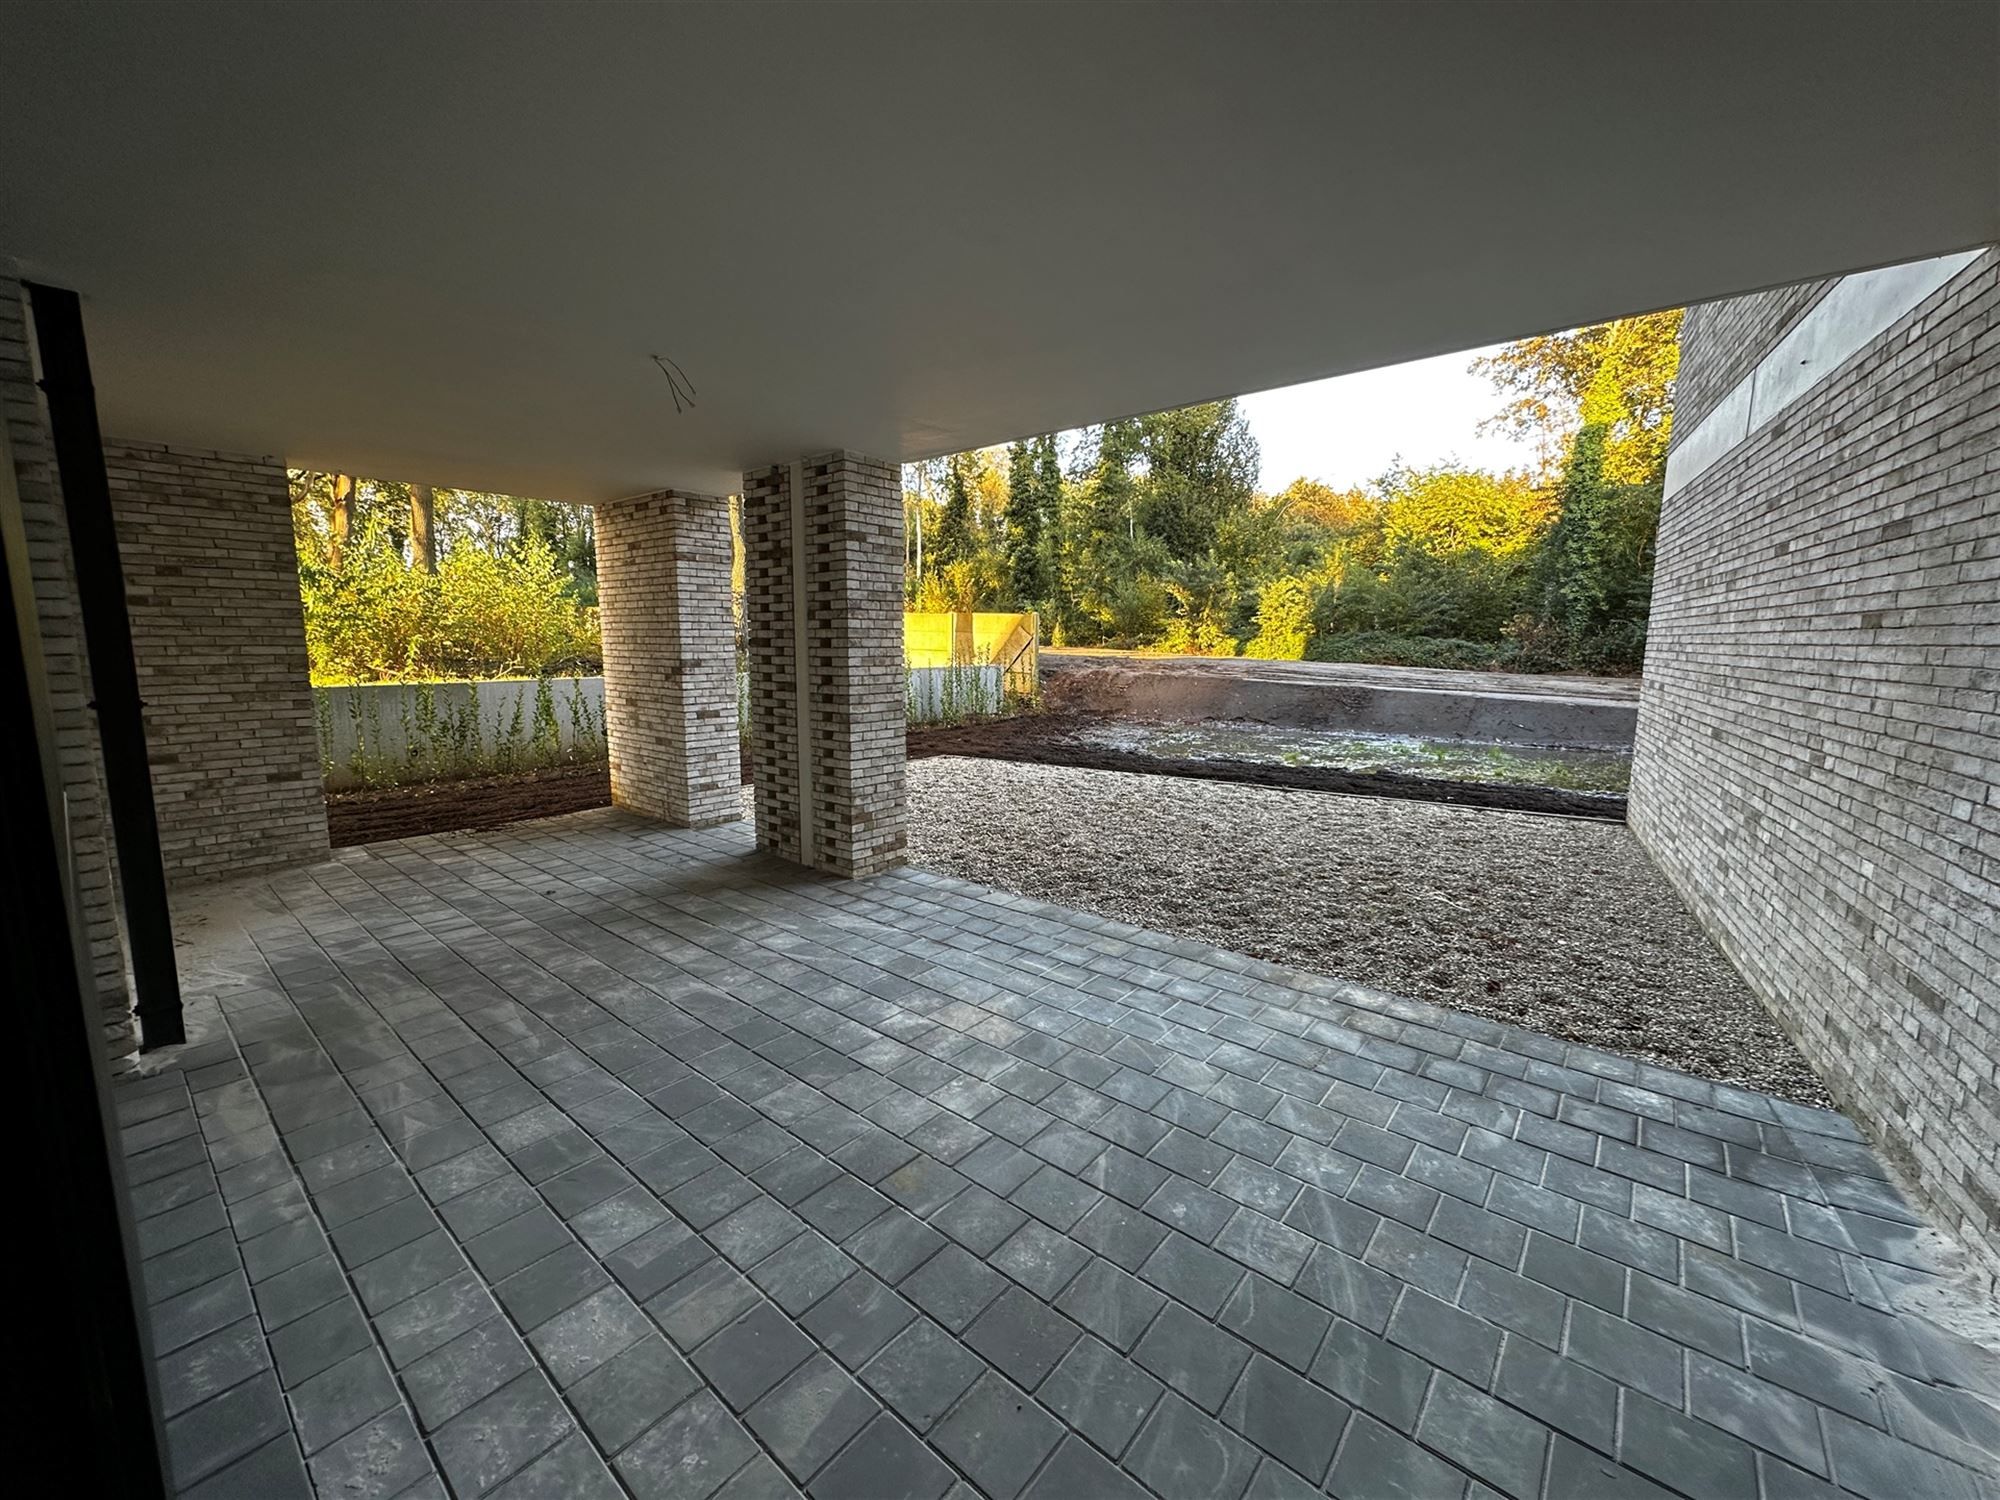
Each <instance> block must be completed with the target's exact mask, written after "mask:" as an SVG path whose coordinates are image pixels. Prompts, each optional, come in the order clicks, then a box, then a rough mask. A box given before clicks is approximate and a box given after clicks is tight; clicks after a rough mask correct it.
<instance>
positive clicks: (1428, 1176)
mask: <svg viewBox="0 0 2000 1500" xmlns="http://www.w3.org/2000/svg"><path fill="white" fill-rule="evenodd" d="M237 895H238V897H239V898H240V899H238V901H237V903H236V906H235V917H236V919H237V920H236V922H235V923H232V922H231V921H228V920H224V918H223V917H222V916H217V917H216V918H215V919H214V920H213V921H212V922H211V923H210V924H209V925H208V926H207V927H206V928H205V929H203V931H202V933H201V935H200V936H199V940H198V946H197V948H196V949H195V950H194V951H193V952H192V953H191V955H190V957H189V960H188V967H189V970H190V973H191V974H192V976H193V978H192V981H191V984H190V993H191V996H192V1003H193V1005H194V1018H195V1019H196V1020H197V1021H198V1022H200V1023H202V1024H203V1025H204V1026H205V1028H206V1036H207V1039H206V1040H198V1041H197V1043H196V1045H195V1046H194V1047H192V1048H190V1049H189V1051H188V1052H187V1054H186V1055H184V1056H183V1058H181V1059H180V1060H179V1061H178V1062H177V1063H175V1064H173V1065H170V1066H169V1068H168V1069H167V1070H166V1071H163V1072H160V1073H158V1074H157V1075H156V1076H153V1077H151V1078H147V1079H144V1080H140V1081H134V1082H130V1083H128V1084H126V1085H124V1086H122V1087H121V1088H120V1090H119V1093H118V1101H119V1111H120V1115H121V1119H122V1123H123V1125H124V1127H125V1137H126V1146H127V1149H128V1152H129V1156H128V1162H129V1166H130V1170H131V1175H132V1180H133V1182H134V1184H135V1186H134V1189H133V1192H134V1198H135V1200H136V1211H137V1213H138V1214H139V1215H140V1225H139V1234H140V1239H141V1244H142V1251H143V1253H144V1254H145V1255H146V1257H147V1259H146V1272H147V1281H148V1289H149V1295H150V1298H151V1301H152V1304H153V1324H154V1330H155V1336H156V1340H157V1352H158V1357H159V1362H160V1368H161V1379H162V1384H163V1387H164V1390H165V1397H166V1404H167V1408H168V1413H169V1423H168V1436H169V1442H170V1447H171V1451H172V1458H173V1462H174V1465H175V1470H176V1475H177V1479H178V1482H179V1483H180V1484H181V1486H182V1487H183V1493H186V1494H189V1495H201V1496H209V1495H221V1494H235V1495H245V1496H253V1497H256V1500H280V1497H283V1496H287V1495H293V1494H299V1495H303V1494H308V1493H311V1492H312V1490H313V1489H315V1488H316V1490H317V1493H318V1494H320V1495H322V1496H327V1497H333V1496H339V1497H343V1500H360V1497H367V1496H391V1495H408V1496H423V1495H440V1494H444V1493H452V1494H457V1495H461V1496H472V1495H481V1494H486V1493H489V1492H490V1493H496V1494H500V1495H504V1496H507V1497H509V1500H520V1497H527V1496H564V1497H573V1500H590V1497H595V1496H599V1495H604V1496H613V1495H618V1494H620V1493H624V1492H628V1491H629V1492H630V1493H632V1494H635V1495H640V1496H673V1497H686V1500H706V1497H708V1496H711V1495H713V1494H718V1493H719V1494H721V1495H724V1496H727V1497H728V1500H750V1497H753V1496H755V1497H763V1496H775V1495H788V1494H792V1493H794V1492H795V1491H796V1490H804V1491H806V1492H807V1493H809V1494H811V1495H812V1496H814V1497H817V1500H839V1497H854V1500H896V1497H905V1496H907V1497H925V1500H936V1497H941V1496H945V1495H946V1494H947V1493H949V1494H950V1495H952V1496H954V1497H959V1496H968V1495H971V1494H973V1493H984V1494H986V1495H989V1496H993V1497H996V1500H1013V1497H1015V1496H1017V1495H1027V1496H1031V1497H1033V1500H1097V1497H1104V1500H1112V1497H1123V1496H1140V1495H1145V1494H1152V1495H1157V1496H1162V1497H1167V1500H1238V1497H1240V1496H1244V1495H1250V1496H1255V1497H1258V1500H1279V1497H1287V1496H1305V1495H1310V1494H1314V1493H1317V1492H1320V1491H1322V1490H1325V1491H1330V1492H1331V1493H1332V1494H1334V1495H1337V1496H1341V1497H1345V1500H1394V1497H1411V1500H1453V1497H1462V1496H1466V1495H1472V1496H1480V1497H1491V1496H1493V1495H1495V1494H1500V1495H1507V1496H1514V1497H1522V1500H1527V1497H1539V1496H1544V1495H1546V1496H1549V1497H1564V1500H1621V1497H1644V1496H1660V1495H1666V1494H1678V1495H1683V1496H1690V1497H1695V1500H1733V1497H1746V1500H1810V1497H1815V1496H1831V1495H1834V1494H1835V1493H1837V1492H1852V1493H1855V1494H1859V1495H1863V1496H1868V1497H1872V1500H1928V1497H1938V1500H1951V1497H1966V1500H1971V1497H1985V1500H1991V1497H1994V1496H2000V1480H1996V1478H1995V1460H1994V1457H1993V1455H1994V1453H1995V1451H1996V1449H2000V1419H1996V1414H1995V1413H1996V1408H1995V1406H1994V1405H1993V1404H1992V1401H1993V1398H1995V1397H1996V1395H2000V1378H1996V1375H1995V1371H1994V1366H1993V1365H1992V1364H1991V1363H1990V1362H1988V1357H1987V1356H1985V1355H1984V1354H1983V1353H1982V1351H1980V1350H1978V1349H1977V1348H1976V1347H1975V1346H1973V1345H1970V1344H1966V1343H1963V1342H1960V1341H1959V1340H1957V1339H1954V1338H1953V1337H1951V1336H1949V1335H1947V1334H1945V1333H1944V1332H1942V1331H1941V1330H1940V1329H1939V1328H1938V1327H1937V1326H1935V1325H1934V1324H1932V1323H1931V1322H1929V1321H1927V1320H1924V1319H1921V1318H1918V1317H1916V1316H1913V1315H1911V1314H1909V1313H1907V1312H1901V1313H1899V1312H1896V1311H1894V1310H1893V1309H1894V1308H1895V1307H1896V1306H1897V1304H1898V1303H1900V1302H1903V1301H1905V1300H1906V1299H1907V1297H1908V1296H1909V1295H1910V1294H1911V1293H1913V1292H1915V1291H1917V1290H1918V1289H1920V1288H1922V1287H1923V1285H1924V1284H1925V1283H1926V1282H1928V1281H1930V1280H1931V1279H1932V1278H1931V1268H1932V1267H1933V1266H1934V1265H1935V1264H1936V1261H1935V1260H1934V1259H1933V1257H1934V1256H1935V1255H1936V1254H1937V1253H1938V1252H1937V1251H1936V1249H1935V1248H1934V1247H1933V1245H1932V1237H1931V1236H1929V1235H1928V1234H1926V1233H1922V1232H1920V1231H1919V1230H1918V1229H1916V1228H1915V1227H1914V1226H1915V1224H1916V1220H1915V1218H1914V1216H1913V1215H1912V1214H1911V1213H1910V1211H1909V1210H1908V1209H1907V1208H1906V1207H1905V1205H1904V1203H1903V1202H1902V1200H1901V1199H1900V1198H1899V1197H1898V1195H1897V1194H1896V1192H1895V1191H1894V1189H1893V1188H1891V1187H1890V1186H1889V1185H1888V1184H1887V1183H1886V1182H1885V1181H1884V1178H1883V1174H1882V1171H1881V1169H1880V1168H1879V1166H1878V1165H1877V1163H1876V1162H1875V1160H1874V1158H1873V1157H1872V1156H1871V1155H1870V1153H1869V1152H1868V1150H1867V1149H1866V1148H1865V1147H1864V1146H1862V1145H1861V1144H1859V1142H1858V1140H1857V1137H1856V1134H1855V1132H1854V1131H1853V1130H1852V1129H1851V1127H1850V1126H1849V1125H1848V1123H1847V1122H1846V1121H1845V1120H1844V1119H1842V1118H1841V1117H1839V1116H1837V1115H1830V1114H1824V1113H1819V1112H1816V1111H1811V1110H1805V1109H1801V1108H1798V1107H1796V1106H1793V1105H1789V1104H1786V1103H1783V1102H1779V1101H1775V1100H1771V1099H1768V1098H1765V1097H1763V1096H1760V1095H1755V1094H1749V1093H1744V1092H1740V1091H1735V1090H1731V1089H1727V1088H1722V1087H1718V1086H1716V1085H1713V1084H1710V1083H1706V1082H1703V1081H1700V1080H1696V1079H1692V1078H1688V1077H1685V1076H1682V1075H1679V1074H1674V1073H1668V1072H1664V1071H1661V1070H1658V1069H1654V1068H1649V1067H1645V1066H1641V1065H1636V1064H1633V1063H1630V1062H1627V1061H1624V1060H1621V1059H1618V1058H1615V1057H1611V1056H1607V1055H1605V1054H1601V1053H1591V1052H1588V1051H1585V1050H1583V1049H1579V1048H1574V1047H1569V1046H1566V1045H1564V1044H1561V1043H1556V1042H1552V1041H1550V1040H1548V1039H1546V1038H1541V1037H1535V1036H1531V1035H1528V1034H1525V1033H1521V1032H1515V1031H1510V1030H1508V1029H1506V1028H1503V1027H1500V1026H1497V1025H1494V1024H1491V1023H1488V1022H1484V1021H1480V1020H1476V1019H1471V1018H1468V1017H1463V1016H1457V1015H1453V1014H1449V1013H1445V1012H1440V1011H1435V1010H1432V1009H1430V1008H1429V1007H1425V1006H1418V1005H1415V1004H1410V1003H1406V1002H1401V1001H1397V1000H1394V999H1391V998H1389V997H1386V996H1380V995H1374V994H1369V993H1366V992H1360V991H1356V990H1354V989H1352V988H1350V987H1347V986H1343V985H1341V984H1338V983H1336V982H1333V981H1330V980H1326V979H1321V978H1315V977H1311V976H1305V975H1299V974H1294V973H1289V972H1287V971H1283V970H1279V969H1277V968H1274V967H1272V966H1270V965H1267V964H1263V963H1258V962H1255V961H1252V960H1248V959H1243V958H1240V957H1237V956H1234V955H1230V954H1225V953H1220V952H1216V951H1214V950H1210V949H1206V948H1203V947H1201V946H1200V945H1198V944H1195V943H1192V942H1187V941H1183V940H1178V939H1170V938H1165V937H1161V936H1159V935H1157V934H1150V933H1146V932H1142V931H1139V930H1137V929H1133V928H1129V927H1124V926H1120V925H1118V924H1114V923H1111V922H1107V921H1104V920H1101V919H1096V918H1090V917H1085V916H1081V915H1078V914H1076V913H1072V912H1065V911H1062V910H1059V909H1055V908H1051V907H1046V906H1041V905H1038V904H1036V903H1032V902H1029V901H1026V900H1023V899H1020V898H1014V897H1006V896H1001V895H998V894H996V893H993V892H989V891H986V890H983V889H981V888H979V887H975V886H969V885H966V884H963V883H960V882H956V881H951V880H946V879H943V878H940V877H936V876H932V875H927V874H924V873H922V872H915V871H910V872H904V873H901V874H897V875H894V876H890V877H886V878H882V879H877V880H873V881H868V882H864V883H860V884H845V883H839V882H834V881H830V880H823V879H820V878H817V877H813V876H810V875H806V874H803V873H801V872H797V871H793V870H790V869H788V868H787V867H784V866H781V865H777V864H775V863H772V862H769V861H766V860H763V859H761V858H759V857H757V856H755V855H754V854H752V853H751V852H750V836H749V831H748V830H747V828H744V827H742V826H740V825H739V826H736V827H732V828H726V829H722V830H717V831H713V832H709V833H686V832H675V831H669V830H663V829H660V828H658V827H655V826H653V825H649V824H644V823H641V822H639V821H637V820H634V819H631V818H628V817H626V816H624V815H622V814H619V813H614V812H611V811H608V810H607V811H603V812H596V813H585V814H579V815H577V816H574V817H571V818H567V819H561V820H556V821H552V822H549V823H543V824H536V825H526V826H522V827H519V828H516V829H512V830H507V831H503V832H499V833H492V834H484V835H477V836H457V837H442V838H431V839H420V840H413V841H410V842H408V843H404V844H399V845H384V846H378V847H377V848H376V849H374V850H372V851H349V852H348V854H347V855H346V856H345V857H343V858H342V859H341V860H340V861H339V862H337V863H335V864H330V865H325V866H321V867H318V868H315V869H312V870H308V871H303V872H294V873H288V874H285V875H282V876H279V877H277V878H275V879H273V880H271V881H269V882H267V883H257V884H253V885H251V886H248V887H242V888H239V889H238V892H237ZM211 905H212V906H215V909H216V910H217V911H221V907H220V906H217V905H216V904H215V903H211Z"/></svg>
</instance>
